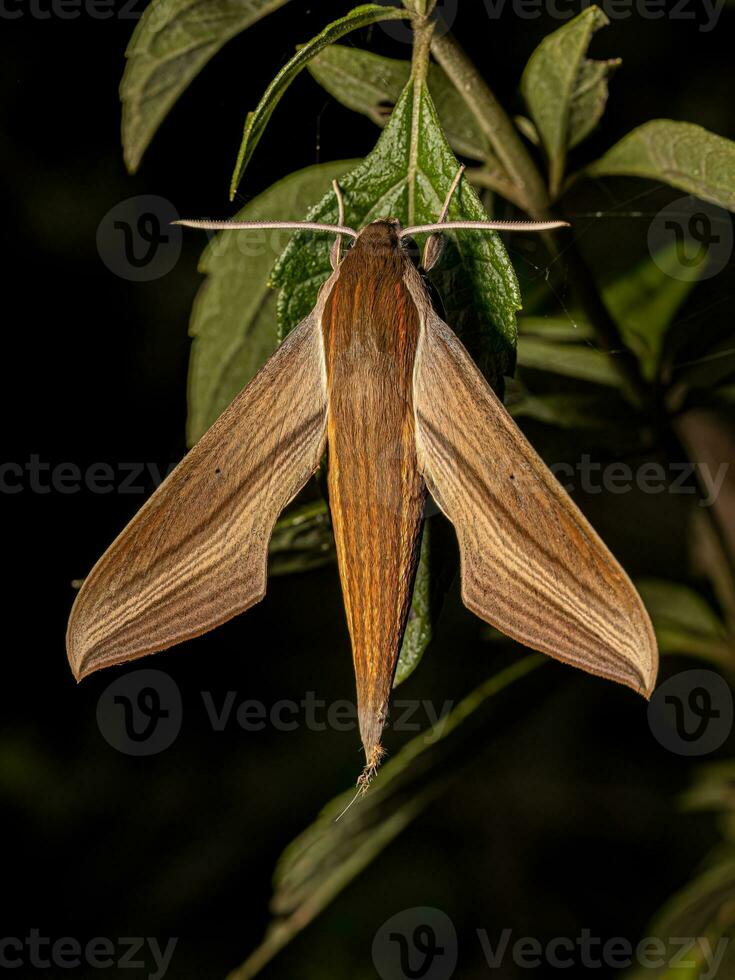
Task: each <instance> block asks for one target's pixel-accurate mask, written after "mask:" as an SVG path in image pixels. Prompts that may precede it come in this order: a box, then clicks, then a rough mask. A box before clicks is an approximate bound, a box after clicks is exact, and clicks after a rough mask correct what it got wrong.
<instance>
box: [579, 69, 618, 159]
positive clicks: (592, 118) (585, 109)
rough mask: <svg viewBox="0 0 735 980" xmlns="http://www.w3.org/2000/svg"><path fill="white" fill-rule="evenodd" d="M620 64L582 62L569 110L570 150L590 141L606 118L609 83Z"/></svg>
mask: <svg viewBox="0 0 735 980" xmlns="http://www.w3.org/2000/svg"><path fill="white" fill-rule="evenodd" d="M620 64H621V60H620V58H609V59H608V60H607V61H590V60H588V59H585V60H584V61H583V62H582V66H581V68H580V70H579V75H578V76H577V82H576V86H575V89H574V93H573V95H572V102H571V105H570V107H569V131H568V137H567V138H568V144H567V145H568V149H570V150H571V149H573V148H574V147H575V146H577V145H578V144H579V143H581V142H582V140H585V139H587V137H588V136H589V135H590V133H591V132H592V130H593V129H594V128H595V126H596V125H597V124H598V122H599V121H600V119H602V114H603V113H604V111H605V106H606V105H607V94H608V92H607V82H608V79H609V78H610V76H611V75H612V74H613V72H614V71H616V70H617V69H618V68H619V67H620Z"/></svg>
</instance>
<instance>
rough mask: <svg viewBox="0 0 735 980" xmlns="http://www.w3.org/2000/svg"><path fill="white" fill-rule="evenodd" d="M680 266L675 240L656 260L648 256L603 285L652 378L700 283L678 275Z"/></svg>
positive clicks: (630, 343)
mask: <svg viewBox="0 0 735 980" xmlns="http://www.w3.org/2000/svg"><path fill="white" fill-rule="evenodd" d="M679 268H680V262H679V259H678V257H677V247H676V243H675V242H674V243H672V244H671V246H668V247H666V248H665V249H662V250H661V251H660V252H658V253H657V254H656V258H655V261H652V260H651V259H645V260H644V261H643V262H641V263H640V264H639V265H637V266H636V267H635V268H633V269H632V270H631V271H630V272H629V273H627V274H626V275H624V276H620V277H618V278H617V279H616V280H614V282H612V283H610V284H609V285H606V286H604V287H603V288H602V297H603V299H604V301H605V305H606V306H607V308H608V310H609V311H610V313H611V315H612V317H613V319H614V320H615V321H616V323H617V324H618V326H619V328H620V331H621V333H622V335H623V339H624V340H625V342H626V344H627V345H628V346H629V347H630V348H631V349H632V350H633V351H634V353H635V354H636V355H637V357H638V360H639V361H640V365H641V370H642V372H643V376H644V377H645V378H647V379H648V380H652V379H653V378H654V377H655V375H656V371H657V368H658V364H659V360H660V356H661V349H662V346H663V341H664V337H665V335H666V331H667V330H668V328H669V326H670V325H671V323H672V321H673V319H674V317H675V315H676V312H677V310H678V309H679V308H680V307H681V306H682V305H683V303H684V301H685V300H686V298H687V296H688V295H689V294H690V293H691V291H692V289H693V288H694V286H695V285H696V283H695V282H694V281H691V282H689V281H683V280H682V279H681V278H679V277H677V276H676V272H677V271H678V269H679ZM667 270H670V271H671V274H668V273H667Z"/></svg>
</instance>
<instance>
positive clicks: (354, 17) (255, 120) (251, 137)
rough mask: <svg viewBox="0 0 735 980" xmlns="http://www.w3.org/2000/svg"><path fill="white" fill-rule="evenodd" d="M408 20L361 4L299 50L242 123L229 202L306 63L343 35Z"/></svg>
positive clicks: (389, 10)
mask: <svg viewBox="0 0 735 980" xmlns="http://www.w3.org/2000/svg"><path fill="white" fill-rule="evenodd" d="M407 17H410V14H409V13H408V12H407V11H406V10H402V9H399V8H398V7H384V6H382V5H381V4H377V3H366V4H362V5H361V6H359V7H355V8H354V9H353V10H351V11H350V12H349V13H348V14H346V15H345V16H344V17H340V18H339V20H335V21H332V23H331V24H328V25H327V27H325V28H324V30H323V31H322V32H321V34H318V35H317V36H316V37H314V38H312V39H311V41H308V42H307V43H306V44H304V45H302V46H301V47H300V48H299V49H298V51H297V52H296V54H295V55H294V56H293V58H291V60H290V61H289V62H287V64H285V65H284V66H283V68H282V69H281V70H280V71H279V72H278V74H277V75H276V77H275V78H274V79H273V81H272V82H271V83H270V85H269V86H268V88H267V89H266V91H265V94H264V95H263V98H262V99H261V100H260V102H259V103H258V105H257V107H256V109H255V110H254V111H253V112H251V113H249V114H248V117H247V119H246V120H245V132H244V133H243V137H242V143H241V144H240V152H239V153H238V156H237V163H236V164H235V172H234V173H233V175H232V183H231V184H230V199H232V198H233V197H234V196H235V192H236V191H237V186H238V184H239V183H240V180H241V178H242V175H243V173H244V172H245V168H246V167H247V165H248V163H249V162H250V159H251V157H252V155H253V152H254V151H255V147H256V146H257V145H258V141H259V140H260V137H261V136H262V135H263V132H264V130H265V127H266V126H267V125H268V120H269V119H270V117H271V116H272V115H273V111H274V109H275V108H276V106H277V105H278V103H279V102H280V100H281V98H282V97H283V95H284V93H285V91H286V89H287V88H288V87H289V85H290V84H291V82H292V81H293V80H294V78H296V76H297V75H298V73H299V72H300V71H301V70H302V69H303V68H305V67H306V65H307V64H308V62H309V61H310V60H311V59H312V58H313V57H314V56H315V55H316V54H318V53H319V52H320V51H322V50H323V49H324V48H326V47H327V45H329V44H333V43H334V42H335V41H338V40H339V39H340V38H341V37H344V36H345V34H349V33H350V31H356V30H358V28H361V27H369V26H370V25H371V24H377V23H378V21H383V20H398V19H401V18H407Z"/></svg>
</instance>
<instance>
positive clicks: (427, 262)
mask: <svg viewBox="0 0 735 980" xmlns="http://www.w3.org/2000/svg"><path fill="white" fill-rule="evenodd" d="M464 172H465V165H464V164H462V165H461V166H460V168H459V170H458V171H457V173H456V174H455V177H454V180H453V181H452V186H451V187H450V188H449V191H448V193H447V196H446V198H445V199H444V205H443V207H442V210H441V214H440V215H439V218H438V220H437V224H440V225H442V224H444V222H445V221H446V220H447V215H448V214H449V205H450V204H451V203H452V198H453V197H454V192H455V191H456V190H457V188H458V187H459V182H460V180H461V179H462V174H463V173H464ZM340 223H341V222H340ZM443 251H444V235H442V234H441V232H435V233H434V234H433V235H430V236H429V238H428V239H427V241H426V245H425V246H424V254H423V258H422V260H421V266H422V268H423V270H424V271H425V272H428V271H429V270H430V269H433V268H434V266H435V265H436V263H437V262H438V261H439V259H440V258H441V254H442V252H443Z"/></svg>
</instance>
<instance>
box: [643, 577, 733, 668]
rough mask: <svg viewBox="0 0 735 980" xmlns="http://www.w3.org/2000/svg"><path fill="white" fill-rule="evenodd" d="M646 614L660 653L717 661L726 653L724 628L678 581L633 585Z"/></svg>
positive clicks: (704, 604) (645, 582)
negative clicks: (693, 656) (694, 656)
mask: <svg viewBox="0 0 735 980" xmlns="http://www.w3.org/2000/svg"><path fill="white" fill-rule="evenodd" d="M636 586H637V588H638V591H639V592H640V594H641V598H642V599H643V602H644V604H645V606H646V609H647V610H648V612H649V615H650V617H651V621H652V623H653V627H654V630H655V632H656V639H657V640H658V645H659V649H660V650H661V652H662V653H683V654H689V655H697V656H704V657H706V658H708V659H712V660H715V661H719V660H721V659H722V658H723V655H724V657H725V659H726V660H730V661H731V660H732V654H730V655H729V657H728V654H727V644H726V643H725V636H726V630H725V626H724V624H723V622H722V620H721V619H720V617H719V616H718V615H717V613H716V612H715V611H714V610H713V609H712V608H711V606H710V605H709V604H708V603H707V602H706V601H705V600H704V599H703V598H702V596H700V595H699V594H698V593H697V592H695V591H694V590H693V589H690V588H689V587H688V586H686V585H681V584H680V583H679V582H667V581H662V580H659V579H643V580H642V581H639V582H636Z"/></svg>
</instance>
